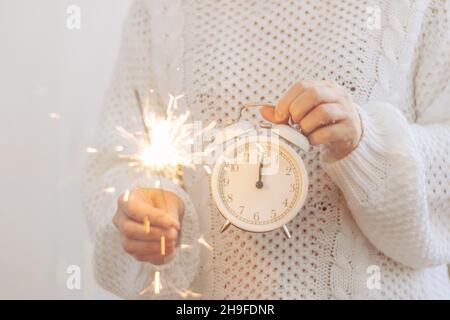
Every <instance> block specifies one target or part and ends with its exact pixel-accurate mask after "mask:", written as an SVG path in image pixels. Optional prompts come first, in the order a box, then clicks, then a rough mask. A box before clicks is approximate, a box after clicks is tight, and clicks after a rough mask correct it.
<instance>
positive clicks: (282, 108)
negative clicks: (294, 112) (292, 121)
mask: <svg viewBox="0 0 450 320" xmlns="http://www.w3.org/2000/svg"><path fill="white" fill-rule="evenodd" d="M305 83H306V82H305V81H302V82H298V83H296V84H294V85H293V86H292V87H291V88H290V89H289V90H288V91H287V92H286V93H285V94H284V95H283V97H281V99H280V100H279V101H278V103H277V105H276V107H275V110H274V111H275V112H274V117H273V119H274V121H273V122H275V123H285V122H286V121H289V117H290V114H289V106H290V105H291V103H292V102H293V101H294V100H295V99H296V98H297V97H298V96H299V95H300V94H302V93H303V92H304V91H305V89H306V88H305Z"/></svg>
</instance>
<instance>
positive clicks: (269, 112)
mask: <svg viewBox="0 0 450 320" xmlns="http://www.w3.org/2000/svg"><path fill="white" fill-rule="evenodd" d="M260 112H261V115H262V116H263V118H264V119H266V120H267V121H270V122H275V108H273V107H267V106H264V107H262V108H261V109H260Z"/></svg>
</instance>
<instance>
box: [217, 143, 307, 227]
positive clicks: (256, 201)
mask: <svg viewBox="0 0 450 320" xmlns="http://www.w3.org/2000/svg"><path fill="white" fill-rule="evenodd" d="M273 142H274V141H273V140H270V139H269V138H267V137H249V138H246V139H245V140H243V141H240V142H239V143H235V144H233V145H232V146H231V147H228V148H227V150H226V152H225V154H224V155H223V157H222V158H221V159H220V160H219V162H218V164H217V165H216V166H215V167H214V171H213V174H212V193H213V197H214V199H215V201H216V204H217V206H218V208H219V210H220V212H221V213H222V215H223V216H224V217H225V219H227V220H228V221H230V222H231V223H232V224H233V225H235V226H237V227H239V228H241V229H243V230H247V231H252V232H267V231H271V230H274V229H277V228H280V227H282V226H283V225H284V224H286V223H288V222H289V221H290V220H292V219H293V218H294V217H295V216H296V215H297V213H298V212H299V210H300V209H301V207H302V206H303V204H304V202H305V198H306V194H307V186H308V181H307V175H306V170H305V167H304V164H303V161H302V160H301V158H300V157H299V155H298V154H297V153H296V152H295V151H294V150H293V149H292V148H291V147H289V146H288V145H287V144H286V143H284V142H282V141H281V140H277V141H276V143H273Z"/></svg>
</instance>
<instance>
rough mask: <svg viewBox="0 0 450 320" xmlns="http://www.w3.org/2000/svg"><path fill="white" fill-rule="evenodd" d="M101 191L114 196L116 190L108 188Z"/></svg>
mask: <svg viewBox="0 0 450 320" xmlns="http://www.w3.org/2000/svg"><path fill="white" fill-rule="evenodd" d="M103 191H104V192H106V193H111V194H114V193H115V192H116V188H114V187H109V188H105V189H103Z"/></svg>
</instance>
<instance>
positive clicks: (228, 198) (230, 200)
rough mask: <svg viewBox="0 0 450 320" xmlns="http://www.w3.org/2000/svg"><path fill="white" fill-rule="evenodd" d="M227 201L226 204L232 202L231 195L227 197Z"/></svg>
mask: <svg viewBox="0 0 450 320" xmlns="http://www.w3.org/2000/svg"><path fill="white" fill-rule="evenodd" d="M227 201H228V202H233V195H232V194H229V195H228V196H227Z"/></svg>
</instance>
